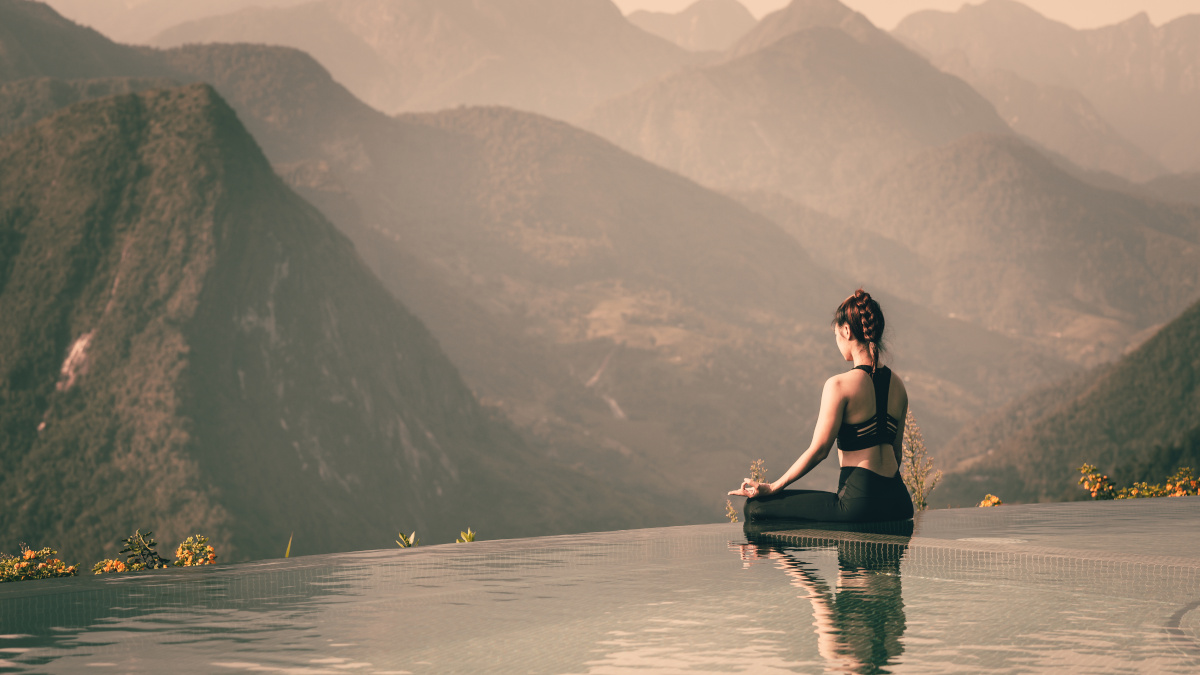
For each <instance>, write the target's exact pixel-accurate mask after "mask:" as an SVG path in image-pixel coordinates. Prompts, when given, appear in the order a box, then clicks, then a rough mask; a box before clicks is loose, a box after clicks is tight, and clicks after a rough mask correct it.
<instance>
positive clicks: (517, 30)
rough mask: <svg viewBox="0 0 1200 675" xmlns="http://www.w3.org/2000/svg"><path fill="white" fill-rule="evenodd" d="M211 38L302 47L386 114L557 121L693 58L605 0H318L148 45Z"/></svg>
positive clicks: (248, 14)
mask: <svg viewBox="0 0 1200 675" xmlns="http://www.w3.org/2000/svg"><path fill="white" fill-rule="evenodd" d="M211 42H251V43H265V44H273V45H282V46H290V47H295V48H297V49H301V50H304V51H306V52H308V53H309V54H312V55H313V57H315V58H316V59H317V60H318V61H319V62H321V64H322V65H324V66H325V67H326V68H327V69H329V71H330V72H331V73H332V74H333V76H334V78H335V79H336V80H337V81H338V82H340V83H342V84H344V85H345V86H346V87H347V88H348V89H349V90H350V91H351V92H353V93H354V94H355V96H357V97H358V98H360V99H362V100H363V101H365V102H366V103H368V104H369V105H371V106H373V107H375V108H377V109H379V110H383V111H385V112H389V113H395V112H399V111H419V110H437V109H441V108H450V107H454V106H457V105H464V104H465V105H481V104H483V105H505V106H510V107H513V108H518V109H522V110H529V111H534V112H539V113H542V114H545V115H549V116H552V117H557V118H560V119H572V118H575V117H578V116H580V115H581V114H583V113H584V112H585V111H587V110H589V109H591V108H592V107H593V106H595V105H596V104H597V103H599V102H600V101H603V100H606V99H608V98H611V97H613V96H616V95H618V94H622V93H624V92H627V91H630V90H632V89H634V88H636V87H637V86H638V85H640V84H642V83H644V82H648V81H653V80H654V79H656V78H658V77H660V76H662V75H664V74H666V73H668V72H671V71H674V70H676V69H678V68H680V67H681V66H683V65H685V64H687V63H689V62H690V61H691V60H692V58H693V57H692V56H691V55H689V54H688V52H686V51H684V50H683V49H681V48H679V47H677V46H675V45H673V44H671V43H669V42H667V41H665V40H663V39H661V38H658V37H655V36H653V35H650V34H648V33H646V32H644V31H642V30H640V29H638V28H636V27H635V26H633V25H631V24H630V23H629V22H628V21H626V20H625V18H624V17H623V16H622V15H621V13H620V11H619V10H618V9H617V8H616V6H615V5H613V4H612V3H611V2H610V1H609V0H318V1H317V2H312V3H307V4H304V5H299V6H296V7H283V8H249V9H245V10H242V11H239V12H235V13H232V14H228V15H223V16H218V17H210V18H206V19H199V20H196V21H191V22H187V23H184V24H181V25H179V26H176V27H174V28H171V29H169V30H166V31H164V32H163V33H161V34H160V35H158V36H157V37H156V38H154V39H153V40H152V41H151V44H154V45H157V46H160V47H173V46H177V45H183V44H196V43H211Z"/></svg>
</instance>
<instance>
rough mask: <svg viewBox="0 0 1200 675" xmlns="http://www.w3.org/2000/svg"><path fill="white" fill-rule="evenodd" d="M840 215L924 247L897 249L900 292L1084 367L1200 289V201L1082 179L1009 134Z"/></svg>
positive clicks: (931, 164)
mask: <svg viewBox="0 0 1200 675" xmlns="http://www.w3.org/2000/svg"><path fill="white" fill-rule="evenodd" d="M836 215H838V216H841V217H842V218H843V219H844V220H845V221H847V222H849V223H852V224H854V225H855V226H856V227H858V228H861V229H863V230H867V231H869V232H872V233H875V234H878V235H881V236H882V237H885V238H886V239H885V240H884V241H894V242H901V243H902V244H903V246H904V248H906V249H908V250H909V251H911V252H912V253H910V254H906V253H904V252H903V250H902V249H900V248H898V247H895V246H893V248H892V250H893V251H896V252H897V254H898V255H897V258H898V259H897V261H896V263H895V264H898V265H901V266H905V265H906V266H907V267H906V268H905V269H907V270H909V273H907V274H905V275H902V276H897V275H895V274H892V275H890V276H888V277H886V278H887V279H888V280H889V281H890V282H891V284H892V285H890V286H889V287H890V288H892V289H893V291H894V292H896V293H898V294H899V295H901V296H902V297H905V298H907V299H909V300H911V301H914V302H920V303H921V304H925V305H926V306H929V307H931V308H933V309H935V310H937V311H941V312H944V313H947V314H950V315H953V316H957V317H960V318H964V319H966V320H969V321H973V322H976V323H978V324H980V325H982V326H986V327H988V328H990V329H993V330H998V331H1001V332H1005V333H1010V334H1018V335H1023V336H1027V337H1028V338H1030V339H1032V340H1034V341H1036V342H1038V343H1039V344H1041V345H1042V346H1043V348H1044V349H1047V350H1049V351H1051V352H1054V353H1058V354H1061V355H1063V356H1064V357H1066V358H1069V359H1071V360H1075V361H1078V362H1081V363H1093V364H1094V363H1098V362H1101V361H1104V360H1108V359H1111V358H1115V357H1116V356H1119V355H1120V354H1121V352H1122V351H1123V350H1124V349H1125V347H1126V346H1127V345H1128V344H1130V342H1131V341H1134V340H1136V336H1137V334H1138V333H1140V332H1142V331H1144V330H1146V329H1149V328H1151V327H1153V326H1155V325H1161V324H1163V323H1165V322H1166V321H1169V320H1170V319H1171V318H1172V317H1174V316H1176V315H1177V314H1178V313H1179V312H1181V311H1183V309H1184V308H1186V307H1187V306H1188V305H1190V304H1191V303H1192V302H1194V301H1195V300H1196V298H1197V296H1198V295H1200V209H1197V208H1195V207H1193V206H1188V205H1183V204H1172V203H1166V202H1159V201H1155V200H1152V199H1148V198H1144V197H1138V196H1134V195H1130V194H1126V193H1124V192H1119V191H1113V190H1105V189H1102V188H1098V187H1095V186H1093V185H1090V184H1087V183H1084V182H1082V181H1080V180H1078V179H1077V178H1075V177H1073V176H1071V175H1069V174H1067V173H1066V172H1064V171H1062V170H1061V169H1060V168H1059V167H1057V166H1056V165H1055V164H1054V163H1053V162H1051V161H1050V160H1049V159H1048V158H1046V157H1045V156H1044V155H1043V154H1042V153H1041V152H1039V151H1038V150H1036V149H1034V148H1033V147H1031V146H1029V145H1028V144H1026V143H1024V142H1022V141H1021V140H1019V139H1017V138H1014V137H1011V136H987V135H983V136H972V137H968V138H964V139H962V140H959V141H956V142H954V143H950V144H948V145H946V146H943V147H940V148H934V149H931V150H927V151H925V152H924V153H922V154H920V155H918V156H917V157H915V158H914V159H912V160H911V161H909V162H907V163H905V164H903V165H901V166H898V167H896V168H894V169H893V171H891V172H890V173H889V175H887V176H885V177H883V178H880V179H878V180H877V181H876V182H874V183H872V184H871V185H870V186H869V187H868V188H867V189H866V190H864V192H863V196H862V198H861V199H860V200H859V201H858V202H857V203H856V204H854V205H852V206H848V207H846V208H845V209H844V210H843V211H841V212H838V213H836ZM901 261H903V262H901ZM863 273H864V274H868V276H867V277H866V278H867V279H868V280H869V281H871V282H872V283H875V280H876V278H877V275H875V274H870V270H869V269H864V270H863Z"/></svg>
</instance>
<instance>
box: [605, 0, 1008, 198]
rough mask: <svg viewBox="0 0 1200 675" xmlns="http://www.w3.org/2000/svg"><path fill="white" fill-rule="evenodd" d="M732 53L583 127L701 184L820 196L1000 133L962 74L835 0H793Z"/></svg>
mask: <svg viewBox="0 0 1200 675" xmlns="http://www.w3.org/2000/svg"><path fill="white" fill-rule="evenodd" d="M730 54H731V55H732V56H731V58H730V59H729V60H728V61H726V62H724V63H721V64H717V65H713V66H709V67H706V68H696V69H690V70H686V71H683V72H681V73H678V74H676V75H673V76H671V77H668V78H665V79H663V80H660V81H658V82H655V83H652V84H649V85H646V86H644V87H642V88H641V89H639V90H637V91H635V92H633V93H630V94H627V95H624V96H621V97H618V98H616V99H614V100H612V101H609V102H607V103H605V104H603V105H601V106H599V107H598V108H597V109H596V110H595V111H594V112H593V113H592V115H591V116H590V117H589V118H588V120H587V121H586V122H585V126H586V127H587V128H588V129H590V130H592V131H595V132H596V133H598V134H600V135H601V136H604V137H605V138H607V139H609V140H611V141H613V142H614V143H616V144H617V145H619V146H621V147H622V148H624V149H626V150H628V151H630V152H632V153H634V154H637V155H640V156H642V157H645V158H646V159H648V160H650V161H652V162H654V163H656V164H658V165H660V166H663V167H665V168H668V169H670V170H672V171H677V172H679V173H682V174H683V175H685V176H688V177H690V178H692V179H694V180H696V181H698V182H700V183H702V184H704V185H706V186H709V187H713V188H717V189H720V190H730V191H760V192H774V193H778V194H782V195H784V196H787V197H790V198H792V199H795V200H798V201H801V202H806V203H809V204H810V205H814V206H818V207H822V206H823V205H824V204H825V203H826V202H827V201H829V200H830V199H833V198H834V195H836V194H840V192H841V191H842V190H844V189H847V188H848V187H850V186H856V185H858V184H860V183H861V182H862V181H864V180H867V179H869V178H870V177H872V176H874V175H877V174H879V173H881V172H884V171H886V170H887V168H888V167H890V166H892V165H893V164H895V163H897V162H899V161H901V160H903V159H905V158H906V157H908V156H909V155H911V154H912V153H914V152H917V151H919V150H921V149H923V148H927V147H931V146H937V145H941V144H943V143H946V142H949V141H952V140H954V139H956V138H960V137H962V136H964V135H968V134H971V133H976V132H991V133H1008V131H1009V130H1008V127H1007V125H1005V123H1004V121H1003V120H1001V119H1000V118H999V116H997V115H996V112H995V110H994V109H993V107H992V106H991V104H989V103H988V102H987V101H986V100H985V99H984V98H983V97H982V96H980V95H979V94H977V93H976V92H975V91H974V90H972V89H971V88H970V87H969V86H967V85H966V84H965V83H964V82H962V81H961V80H959V79H958V78H956V77H953V76H950V75H947V74H945V73H943V72H941V71H939V70H937V69H936V68H934V67H933V66H931V65H930V64H929V63H928V62H927V61H926V60H925V59H923V58H922V57H920V56H918V55H916V54H915V53H913V52H912V51H910V50H909V49H908V48H906V47H904V46H903V45H901V44H900V43H899V42H897V41H896V40H894V39H893V38H891V37H890V36H888V35H887V34H886V33H884V32H882V31H880V30H878V29H876V28H875V27H874V26H872V25H871V24H870V22H868V21H867V20H866V19H865V18H863V17H862V16H861V15H860V14H857V13H855V12H853V11H851V10H850V9H848V8H847V7H845V6H844V5H842V4H840V3H838V2H836V1H835V0H796V1H795V2H793V3H792V4H791V5H789V6H788V7H787V8H786V9H784V10H781V11H779V12H776V13H774V14H771V15H769V16H767V17H766V18H764V19H763V20H762V21H761V22H760V23H759V25H758V26H756V27H755V28H754V30H752V31H751V32H750V33H749V34H747V35H746V36H745V37H744V38H742V40H740V41H739V42H738V44H737V45H735V46H734V48H733V49H732V50H731V52H730Z"/></svg>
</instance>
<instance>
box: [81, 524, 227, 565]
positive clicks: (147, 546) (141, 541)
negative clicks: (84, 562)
mask: <svg viewBox="0 0 1200 675" xmlns="http://www.w3.org/2000/svg"><path fill="white" fill-rule="evenodd" d="M153 534H154V533H153V532H147V533H146V534H142V531H141V530H137V531H136V532H134V533H133V534H131V535H129V536H128V537H126V538H124V539H122V540H121V541H122V542H123V543H124V544H125V548H122V549H121V553H123V554H124V553H127V554H129V555H128V556H126V558H125V560H124V561H121V560H113V559H105V560H101V561H100V562H98V563H96V564H95V565H93V566H92V572H93V573H94V574H105V573H108V572H140V571H142V570H157V569H162V568H164V567H167V566H169V565H170V564H171V562H170V561H169V560H167V559H166V558H164V557H162V556H160V555H159V554H158V551H156V550H155V549H154V547H155V546H157V545H158V542H156V541H155V540H154V537H153V536H152V535H153ZM204 541H205V542H206V543H207V542H208V539H207V538H206V539H205V540H204ZM184 543H186V542H184ZM179 546H180V548H182V547H183V544H182V543H181V544H180V545H179Z"/></svg>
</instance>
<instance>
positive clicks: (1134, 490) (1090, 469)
mask: <svg viewBox="0 0 1200 675" xmlns="http://www.w3.org/2000/svg"><path fill="white" fill-rule="evenodd" d="M1079 473H1081V474H1083V475H1082V476H1081V477H1080V478H1079V484H1080V485H1081V486H1083V489H1084V490H1087V491H1088V494H1090V495H1091V497H1092V499H1096V500H1104V499H1146V498H1151V497H1187V496H1190V495H1196V494H1200V491H1198V488H1200V481H1197V480H1196V477H1195V476H1194V475H1193V474H1192V469H1191V467H1187V466H1185V467H1181V468H1179V469H1177V470H1176V471H1175V473H1173V474H1171V475H1170V476H1168V477H1167V480H1166V481H1164V482H1162V483H1148V482H1144V481H1141V482H1134V483H1133V485H1130V486H1129V487H1123V488H1117V487H1116V486H1114V485H1113V484H1112V482H1111V481H1109V478H1108V476H1107V475H1105V474H1103V473H1102V472H1101V471H1100V470H1099V469H1097V468H1096V467H1095V466H1093V465H1091V464H1084V465H1083V466H1081V467H1079Z"/></svg>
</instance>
